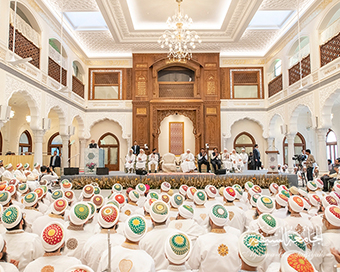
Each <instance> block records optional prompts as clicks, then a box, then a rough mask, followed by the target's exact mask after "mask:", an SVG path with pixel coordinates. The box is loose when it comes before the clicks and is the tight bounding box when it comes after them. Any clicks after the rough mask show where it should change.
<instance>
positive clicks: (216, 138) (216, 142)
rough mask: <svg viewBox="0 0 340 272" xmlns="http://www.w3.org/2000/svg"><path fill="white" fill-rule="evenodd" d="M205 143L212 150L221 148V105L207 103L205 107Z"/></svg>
mask: <svg viewBox="0 0 340 272" xmlns="http://www.w3.org/2000/svg"><path fill="white" fill-rule="evenodd" d="M204 111H205V114H204V142H205V143H208V144H209V147H210V148H211V149H212V148H214V147H217V148H219V147H220V141H221V136H220V134H221V129H220V126H221V125H220V103H219V102H206V103H205V105H204Z"/></svg>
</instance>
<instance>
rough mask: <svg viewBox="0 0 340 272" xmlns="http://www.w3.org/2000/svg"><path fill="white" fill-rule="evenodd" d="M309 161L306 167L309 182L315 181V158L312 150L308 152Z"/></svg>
mask: <svg viewBox="0 0 340 272" xmlns="http://www.w3.org/2000/svg"><path fill="white" fill-rule="evenodd" d="M306 155H307V160H306V167H307V180H308V181H310V180H313V169H314V163H315V159H314V156H313V155H312V154H311V153H310V149H307V150H306Z"/></svg>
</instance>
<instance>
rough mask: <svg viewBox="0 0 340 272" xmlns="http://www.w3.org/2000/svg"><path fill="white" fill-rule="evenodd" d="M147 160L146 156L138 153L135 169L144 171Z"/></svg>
mask: <svg viewBox="0 0 340 272" xmlns="http://www.w3.org/2000/svg"><path fill="white" fill-rule="evenodd" d="M147 159H148V157H147V156H146V154H141V153H139V154H138V156H137V158H136V169H145V165H146V161H147Z"/></svg>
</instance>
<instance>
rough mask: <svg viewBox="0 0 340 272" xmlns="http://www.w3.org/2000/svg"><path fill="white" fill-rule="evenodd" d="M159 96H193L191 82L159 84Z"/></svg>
mask: <svg viewBox="0 0 340 272" xmlns="http://www.w3.org/2000/svg"><path fill="white" fill-rule="evenodd" d="M159 97H171V98H178V97H194V84H193V83H191V84H190V83H178V84H175V83H169V84H159Z"/></svg>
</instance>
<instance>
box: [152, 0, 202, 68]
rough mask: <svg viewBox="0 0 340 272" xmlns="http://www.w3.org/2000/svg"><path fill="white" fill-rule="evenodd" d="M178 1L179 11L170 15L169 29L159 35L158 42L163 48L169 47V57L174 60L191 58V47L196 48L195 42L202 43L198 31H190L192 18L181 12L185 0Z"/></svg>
mask: <svg viewBox="0 0 340 272" xmlns="http://www.w3.org/2000/svg"><path fill="white" fill-rule="evenodd" d="M176 2H177V3H178V12H177V13H176V14H175V15H173V16H172V17H169V18H168V20H167V22H166V23H167V25H168V27H169V30H165V31H164V33H163V35H162V36H160V37H159V39H158V43H159V44H160V45H161V48H166V47H168V49H169V52H168V58H169V59H170V60H172V61H181V60H183V59H191V58H192V52H191V49H195V48H196V45H195V43H197V42H198V43H201V42H202V41H201V39H200V37H199V36H198V35H197V32H196V31H190V30H189V27H190V26H191V24H192V19H191V18H189V17H188V15H183V14H182V13H181V3H182V2H183V0H176Z"/></svg>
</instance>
